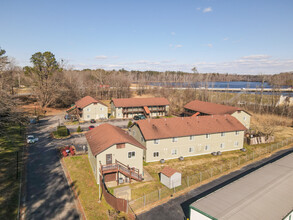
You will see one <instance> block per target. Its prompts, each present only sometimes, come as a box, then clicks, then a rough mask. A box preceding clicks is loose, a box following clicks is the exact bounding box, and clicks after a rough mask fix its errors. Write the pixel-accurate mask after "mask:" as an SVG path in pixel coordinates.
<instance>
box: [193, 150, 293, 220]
mask: <svg viewBox="0 0 293 220" xmlns="http://www.w3.org/2000/svg"><path fill="white" fill-rule="evenodd" d="M190 207H194V208H196V209H198V210H200V211H202V212H204V213H206V214H208V215H210V216H212V217H214V218H216V219H237V220H242V219H243V220H247V219H266V220H269V219H282V218H284V217H285V216H286V215H287V214H288V213H289V212H290V211H292V209H293V154H290V155H287V156H286V157H284V158H282V159H280V160H278V161H276V162H273V163H271V164H268V165H266V166H264V167H262V168H260V169H258V170H256V171H254V172H252V173H250V174H248V175H247V176H244V177H242V178H241V179H238V180H237V181H235V182H233V183H231V184H229V185H227V186H225V187H223V188H221V189H219V190H217V191H215V192H214V193H212V194H209V195H208V196H206V197H204V198H202V199H200V200H198V201H196V202H194V203H192V204H191V205H190Z"/></svg>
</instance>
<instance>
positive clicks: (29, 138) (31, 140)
mask: <svg viewBox="0 0 293 220" xmlns="http://www.w3.org/2000/svg"><path fill="white" fill-rule="evenodd" d="M38 140H39V138H37V137H35V136H34V135H28V136H27V138H26V142H27V143H28V144H33V143H36V142H37V141H38Z"/></svg>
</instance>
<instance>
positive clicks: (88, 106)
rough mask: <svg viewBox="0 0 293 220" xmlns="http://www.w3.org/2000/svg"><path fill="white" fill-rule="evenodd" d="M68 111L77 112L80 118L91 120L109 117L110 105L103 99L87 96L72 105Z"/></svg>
mask: <svg viewBox="0 0 293 220" xmlns="http://www.w3.org/2000/svg"><path fill="white" fill-rule="evenodd" d="M67 112H69V113H71V114H76V115H77V116H78V118H79V119H80V120H83V121H90V120H91V119H95V120H96V119H107V118H108V107H107V105H105V104H104V103H102V102H101V101H98V100H96V99H94V98H92V97H90V96H86V97H84V98H82V99H80V100H78V101H77V102H75V105H74V106H72V107H71V108H70V109H69V110H67Z"/></svg>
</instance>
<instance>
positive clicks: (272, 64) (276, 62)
mask: <svg viewBox="0 0 293 220" xmlns="http://www.w3.org/2000/svg"><path fill="white" fill-rule="evenodd" d="M194 66H196V67H197V69H198V71H199V72H201V73H213V72H217V73H238V74H259V73H263V74H275V73H280V72H286V71H292V70H293V59H277V58H273V57H271V56H269V55H265V54H259V55H248V56H243V57H239V59H234V60H230V61H229V60H228V61H223V62H207V61H201V62H196V63H178V61H176V60H159V61H158V60H148V59H141V60H134V61H130V62H118V60H116V61H115V62H114V61H113V60H112V61H111V60H108V62H107V63H103V64H97V63H94V62H93V63H90V62H89V61H88V62H83V63H77V64H76V65H75V68H76V69H86V68H91V69H100V68H101V69H106V70H112V69H116V70H118V69H122V68H124V69H126V70H141V71H145V70H155V71H167V70H171V71H186V72H191V69H192V68H193V67H194Z"/></svg>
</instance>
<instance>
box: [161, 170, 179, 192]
mask: <svg viewBox="0 0 293 220" xmlns="http://www.w3.org/2000/svg"><path fill="white" fill-rule="evenodd" d="M160 180H161V183H163V184H164V185H165V186H167V187H168V188H169V189H171V188H174V187H177V186H181V173H180V172H178V171H177V170H175V169H173V168H171V167H164V169H163V170H162V171H161V173H160Z"/></svg>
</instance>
